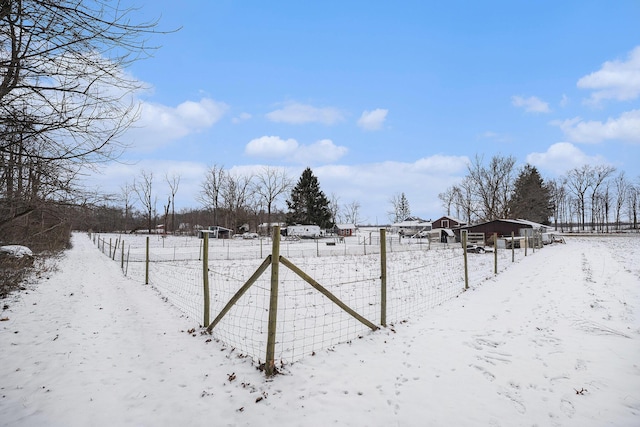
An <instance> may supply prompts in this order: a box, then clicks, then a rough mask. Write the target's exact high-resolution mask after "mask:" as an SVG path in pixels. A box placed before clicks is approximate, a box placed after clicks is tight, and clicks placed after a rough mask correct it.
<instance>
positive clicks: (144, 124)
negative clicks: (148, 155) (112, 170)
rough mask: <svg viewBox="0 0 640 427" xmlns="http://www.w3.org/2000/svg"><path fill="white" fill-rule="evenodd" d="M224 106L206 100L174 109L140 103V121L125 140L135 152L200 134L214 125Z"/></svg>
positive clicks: (219, 117)
mask: <svg viewBox="0 0 640 427" xmlns="http://www.w3.org/2000/svg"><path fill="white" fill-rule="evenodd" d="M227 109H228V106H227V105H226V104H224V103H222V102H217V101H214V100H212V99H209V98H203V99H201V100H200V101H198V102H194V101H185V102H183V103H181V104H180V105H178V106H177V107H175V108H174V107H168V106H166V105H162V104H155V103H149V102H143V103H142V105H141V111H140V119H139V120H138V121H137V122H136V123H135V125H134V127H133V128H132V129H130V130H129V131H128V132H127V134H126V138H127V139H128V140H130V141H132V148H133V149H136V150H142V151H145V150H151V149H153V148H156V147H158V146H162V145H166V144H167V143H170V142H172V141H176V140H178V139H180V138H183V137H185V136H187V135H189V134H192V133H198V132H201V131H203V130H205V129H207V128H210V127H211V126H213V125H214V124H215V123H216V122H218V121H219V120H220V119H221V118H222V116H223V115H224V113H225V112H226V111H227Z"/></svg>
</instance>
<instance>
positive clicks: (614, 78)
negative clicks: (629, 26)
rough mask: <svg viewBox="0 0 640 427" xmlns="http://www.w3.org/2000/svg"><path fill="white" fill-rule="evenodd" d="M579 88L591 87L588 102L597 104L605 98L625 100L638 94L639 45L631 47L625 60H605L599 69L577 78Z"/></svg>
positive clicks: (639, 72) (639, 88)
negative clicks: (591, 91)
mask: <svg viewBox="0 0 640 427" xmlns="http://www.w3.org/2000/svg"><path fill="white" fill-rule="evenodd" d="M577 86H578V87H579V88H580V89H592V90H594V92H593V93H592V94H591V98H589V101H588V103H591V104H595V105H597V104H599V103H600V101H602V100H605V99H615V100H618V101H626V100H631V99H636V98H637V97H638V96H639V95H640V46H638V47H636V48H635V49H633V50H632V51H631V52H630V53H629V56H628V58H627V60H626V61H619V60H616V61H607V62H605V63H604V64H602V67H601V68H600V70H598V71H595V72H593V73H591V74H589V75H586V76H584V77H582V78H580V79H579V80H578V83H577Z"/></svg>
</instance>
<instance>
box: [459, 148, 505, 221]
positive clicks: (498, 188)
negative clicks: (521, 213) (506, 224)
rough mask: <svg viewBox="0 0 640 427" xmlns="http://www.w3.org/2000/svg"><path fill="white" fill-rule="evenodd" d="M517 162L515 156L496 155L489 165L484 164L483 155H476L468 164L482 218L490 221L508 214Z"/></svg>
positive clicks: (474, 194)
mask: <svg viewBox="0 0 640 427" xmlns="http://www.w3.org/2000/svg"><path fill="white" fill-rule="evenodd" d="M515 163H516V159H515V157H513V156H508V157H503V156H499V155H496V156H493V157H492V158H491V160H490V161H489V165H488V166H484V165H483V157H482V156H479V155H476V156H475V158H474V160H473V161H472V162H471V163H470V164H469V165H468V170H469V175H468V177H469V179H470V181H471V183H472V184H473V186H472V191H473V196H474V198H475V199H476V200H477V203H478V208H479V212H478V214H479V216H480V219H481V220H483V221H490V220H493V219H496V218H506V217H507V216H508V212H509V207H508V206H509V199H510V198H511V194H512V193H513V183H514V176H513V174H514V166H515Z"/></svg>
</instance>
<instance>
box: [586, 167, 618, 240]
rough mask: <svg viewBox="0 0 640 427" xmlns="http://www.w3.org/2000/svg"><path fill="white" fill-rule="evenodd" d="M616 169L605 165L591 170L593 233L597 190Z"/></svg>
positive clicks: (593, 229)
mask: <svg viewBox="0 0 640 427" xmlns="http://www.w3.org/2000/svg"><path fill="white" fill-rule="evenodd" d="M615 170H616V168H615V167H613V166H607V165H598V166H595V167H593V168H592V175H591V176H592V182H591V230H592V231H595V226H596V224H595V222H596V221H595V216H596V209H597V208H598V206H597V203H596V198H597V196H598V190H599V189H600V186H601V185H602V184H603V183H604V182H605V181H606V180H607V178H609V176H610V175H611V174H612V173H613V172H615Z"/></svg>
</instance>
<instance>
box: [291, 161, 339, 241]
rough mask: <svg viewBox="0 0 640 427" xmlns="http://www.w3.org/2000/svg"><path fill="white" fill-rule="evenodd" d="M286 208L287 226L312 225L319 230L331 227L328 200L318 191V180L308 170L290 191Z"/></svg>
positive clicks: (308, 169) (307, 169)
mask: <svg viewBox="0 0 640 427" xmlns="http://www.w3.org/2000/svg"><path fill="white" fill-rule="evenodd" d="M287 206H288V208H289V212H288V213H287V224H314V225H319V226H320V228H330V227H331V226H332V224H331V210H330V209H329V199H327V197H326V196H325V194H324V193H323V192H322V190H320V184H319V183H318V178H316V177H315V176H314V175H313V172H311V169H310V168H306V169H305V170H304V172H302V176H300V179H299V180H298V183H297V184H296V186H295V187H294V188H293V190H291V196H290V198H289V200H287Z"/></svg>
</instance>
